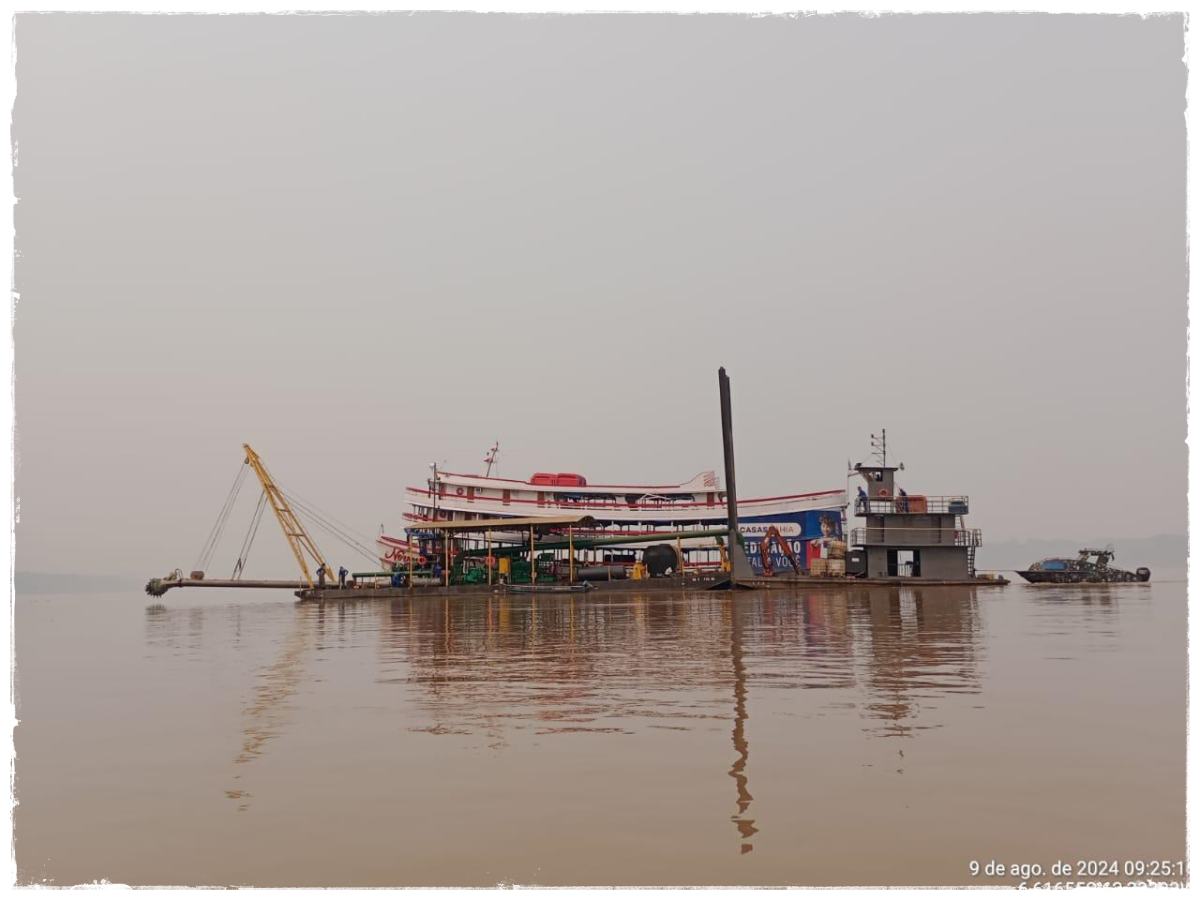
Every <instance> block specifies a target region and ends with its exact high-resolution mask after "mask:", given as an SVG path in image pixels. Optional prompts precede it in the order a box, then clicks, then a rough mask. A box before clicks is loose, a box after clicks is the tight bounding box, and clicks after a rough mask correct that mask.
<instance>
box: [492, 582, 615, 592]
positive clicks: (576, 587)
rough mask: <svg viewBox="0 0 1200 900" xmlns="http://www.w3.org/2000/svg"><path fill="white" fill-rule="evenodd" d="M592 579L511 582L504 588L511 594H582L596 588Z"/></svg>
mask: <svg viewBox="0 0 1200 900" xmlns="http://www.w3.org/2000/svg"><path fill="white" fill-rule="evenodd" d="M595 588H596V586H595V585H594V584H592V583H591V582H590V581H585V582H583V583H581V584H509V585H505V586H504V590H506V591H508V592H509V593H510V594H582V593H584V592H585V591H591V590H595Z"/></svg>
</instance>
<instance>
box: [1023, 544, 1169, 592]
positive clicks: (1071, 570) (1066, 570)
mask: <svg viewBox="0 0 1200 900" xmlns="http://www.w3.org/2000/svg"><path fill="white" fill-rule="evenodd" d="M1115 558H1116V553H1114V552H1113V549H1112V547H1107V548H1105V549H1104V550H1090V549H1086V548H1085V549H1083V550H1080V551H1079V555H1078V556H1077V557H1075V558H1073V559H1072V558H1068V557H1050V558H1048V559H1043V560H1039V561H1038V562H1035V563H1033V564H1032V565H1031V566H1030V567H1029V568H1028V569H1026V570H1025V571H1023V572H1017V574H1018V575H1020V576H1021V577H1022V578H1024V579H1025V580H1026V581H1028V582H1029V583H1030V584H1116V583H1120V582H1129V581H1149V580H1150V570H1149V569H1147V568H1145V567H1142V568H1139V569H1137V570H1136V571H1134V572H1129V571H1126V570H1125V569H1117V568H1114V567H1112V566H1110V565H1109V563H1110V562H1112V560H1113V559H1115Z"/></svg>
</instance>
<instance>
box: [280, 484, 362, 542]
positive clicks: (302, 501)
mask: <svg viewBox="0 0 1200 900" xmlns="http://www.w3.org/2000/svg"><path fill="white" fill-rule="evenodd" d="M280 490H283V489H282V488H280ZM283 493H284V495H285V496H286V497H287V498H288V499H289V500H291V501H292V502H294V503H296V504H298V505H300V506H303V507H304V508H306V509H307V510H308V511H309V512H310V513H313V514H316V515H320V516H322V517H324V518H325V519H327V520H328V521H329V522H331V523H333V524H335V525H339V526H341V529H342V531H343V533H344V534H346V535H347V536H348V537H350V536H353V537H356V538H359V539H360V540H363V541H366V542H367V543H368V544H369V543H371V542H372V541H373V540H374V538H371V537H367V536H366V535H364V534H363V533H362V532H361V531H355V530H354V529H353V528H351V527H350V526H349V525H347V524H346V523H345V522H342V521H340V520H339V519H337V518H336V517H335V516H334V515H333V514H332V513H328V512H325V510H323V509H321V508H320V507H319V506H317V505H316V504H315V503H313V502H312V501H311V500H308V499H306V498H304V497H301V496H299V495H298V494H293V493H291V492H290V491H283Z"/></svg>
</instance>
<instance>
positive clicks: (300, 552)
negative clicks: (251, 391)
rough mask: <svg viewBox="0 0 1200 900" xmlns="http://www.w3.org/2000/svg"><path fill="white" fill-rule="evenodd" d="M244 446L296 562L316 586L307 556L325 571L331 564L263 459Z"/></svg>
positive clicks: (310, 586)
mask: <svg viewBox="0 0 1200 900" xmlns="http://www.w3.org/2000/svg"><path fill="white" fill-rule="evenodd" d="M242 448H243V449H244V450H245V451H246V463H247V464H248V465H249V466H250V468H252V469H254V474H255V475H257V476H258V480H259V481H260V482H262V486H263V493H264V494H266V495H267V500H268V501H270V503H271V509H272V510H274V511H275V518H276V519H278V520H279V527H280V528H281V529H283V536H284V537H285V538H287V542H288V545H289V546H290V547H291V548H292V553H294V554H295V556H296V562H298V563H299V564H300V571H301V572H303V573H304V580H305V581H307V582H308V586H309V588H312V587H315V585H314V584H313V577H312V575H311V574H310V573H309V571H308V562H307V560H306V559H305V556H306V554H307V556H310V557H312V560H313V562H315V563H317V565H318V566H324V567H325V571H326V572H329V571H330V569H329V565H328V564H327V563H326V562H325V557H323V556H322V555H321V551H320V550H318V549H317V545H316V544H314V543H313V539H312V538H311V537H309V536H308V532H307V531H305V530H304V526H303V525H301V524H300V520H299V519H298V518H296V514H295V513H294V512H292V507H291V505H290V504H289V503H288V502H287V500H286V499H284V496H283V492H282V491H281V490H279V487H278V485H276V484H275V481H274V479H272V478H271V473H270V472H268V471H267V467H266V466H264V465H263V461H262V459H261V458H260V457H259V455H258V454H257V453H255V452H254V448H252V447H251V446H250V445H249V444H242Z"/></svg>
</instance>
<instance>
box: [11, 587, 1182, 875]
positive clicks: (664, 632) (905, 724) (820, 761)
mask: <svg viewBox="0 0 1200 900" xmlns="http://www.w3.org/2000/svg"><path fill="white" fill-rule="evenodd" d="M1185 603H1186V585H1185V584H1184V583H1183V581H1182V580H1180V581H1176V582H1164V581H1156V582H1155V583H1153V584H1151V585H1112V586H1094V587H1038V588H1034V587H1027V586H1021V585H1018V584H1013V585H1011V586H1010V587H1007V588H1004V589H996V588H980V589H975V588H946V587H943V588H907V587H906V588H904V589H891V588H858V589H852V590H844V589H838V588H824V589H819V590H814V589H808V590H801V591H797V592H795V593H784V592H753V593H742V594H736V595H730V594H715V593H689V594H682V593H680V594H671V593H652V594H645V595H628V594H620V595H611V596H605V595H603V594H598V593H593V594H591V595H587V596H575V597H572V596H567V595H559V596H556V597H539V598H533V597H528V596H526V597H516V596H514V597H512V598H503V597H500V596H498V595H497V596H492V597H490V598H489V597H481V596H479V595H474V596H467V597H459V598H453V599H441V598H427V597H425V598H417V599H413V600H402V601H395V602H382V601H363V602H358V603H354V602H351V603H345V604H342V605H325V606H315V605H307V604H305V605H300V604H296V603H295V602H293V601H292V600H291V598H290V597H288V595H279V594H272V593H268V592H262V591H258V592H255V591H248V590H243V591H238V592H234V591H215V590H214V591H211V592H208V591H200V590H192V591H188V590H186V589H184V590H178V591H172V592H170V593H169V594H167V595H166V597H164V598H163V599H162V601H161V602H160V603H157V604H155V603H153V602H152V601H151V600H150V599H149V598H146V597H144V596H139V595H137V594H135V593H130V594H125V595H118V594H77V595H26V596H18V598H17V600H16V608H15V649H16V666H17V669H16V690H17V715H18V719H19V725H18V727H17V729H16V735H15V741H16V750H17V760H16V799H17V801H18V804H19V805H18V806H17V808H16V810H15V813H14V829H15V847H16V860H17V878H18V882H19V883H21V884H31V883H50V884H78V883H83V882H93V881H97V880H108V881H111V882H115V883H125V884H136V885H263V886H289V885H330V886H360V885H361V886H367V885H396V886H400V885H496V884H520V885H536V884H545V885H563V884H577V885H603V884H614V885H776V884H783V885H944V884H976V885H977V884H1007V885H1017V884H1018V883H1019V882H1021V881H1022V880H1026V879H1024V878H1023V877H1022V876H1021V875H1020V874H1017V875H1013V874H1010V872H1011V867H1013V866H1022V865H1023V866H1034V865H1040V866H1042V867H1043V869H1044V870H1045V873H1046V874H1045V875H1043V876H1041V877H1040V878H1039V877H1037V876H1036V875H1030V877H1029V878H1028V881H1029V882H1030V883H1032V882H1034V881H1039V880H1040V881H1047V880H1073V878H1072V879H1068V878H1064V877H1062V876H1056V877H1053V878H1052V877H1051V876H1050V871H1051V866H1052V865H1053V864H1054V863H1056V862H1058V861H1062V862H1064V863H1069V864H1070V865H1072V866H1076V865H1077V864H1078V863H1079V862H1080V861H1085V862H1087V861H1098V862H1101V863H1102V864H1103V865H1104V866H1107V865H1108V864H1109V863H1112V862H1115V863H1116V865H1117V867H1118V869H1120V868H1122V867H1124V868H1125V869H1126V870H1127V871H1130V872H1136V871H1137V870H1136V869H1134V868H1131V866H1136V865H1137V864H1138V863H1143V864H1147V865H1148V864H1149V863H1150V861H1158V860H1161V861H1163V862H1164V863H1167V864H1168V865H1170V866H1171V867H1172V868H1175V864H1176V863H1177V862H1178V861H1180V860H1182V859H1183V858H1184V852H1185V834H1184V813H1185V796H1184V776H1185V746H1184V745H1185V736H1186V735H1185V693H1186V665H1187V657H1186V649H1187V648H1186V609H1185ZM972 862H975V863H976V864H977V865H978V866H979V868H980V874H979V875H977V876H973V875H972V874H971V870H972ZM989 863H998V864H1002V865H1005V866H1006V874H1005V875H1004V876H998V875H993V876H988V875H987V869H986V867H987V866H988V864H989ZM1161 865H1162V864H1161V863H1160V864H1159V868H1161ZM1018 871H1019V870H1018ZM1028 871H1032V870H1027V872H1028ZM1093 871H1094V872H1103V869H1099V870H1096V869H1094V870H1093ZM1142 872H1143V877H1145V876H1146V875H1149V874H1150V870H1149V869H1143V870H1142ZM1132 877H1133V876H1131V875H1127V874H1121V875H1118V876H1116V877H1092V878H1089V879H1088V880H1104V881H1113V880H1118V881H1125V880H1130V879H1131V878H1132ZM1080 880H1082V878H1081V879H1080ZM1161 880H1166V881H1170V880H1174V881H1181V880H1182V878H1181V877H1180V875H1179V874H1178V871H1177V870H1176V871H1175V872H1174V874H1172V875H1167V874H1163V876H1162V879H1161Z"/></svg>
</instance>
